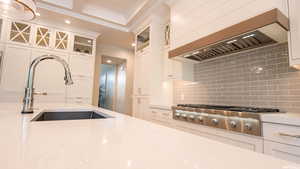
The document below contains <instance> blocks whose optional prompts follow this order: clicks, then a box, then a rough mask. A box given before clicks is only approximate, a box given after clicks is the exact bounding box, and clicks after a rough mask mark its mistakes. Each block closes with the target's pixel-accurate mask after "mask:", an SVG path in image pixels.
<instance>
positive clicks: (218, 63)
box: [174, 44, 300, 113]
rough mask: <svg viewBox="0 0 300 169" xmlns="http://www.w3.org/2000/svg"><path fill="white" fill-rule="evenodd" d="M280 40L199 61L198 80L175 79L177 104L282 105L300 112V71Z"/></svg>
mask: <svg viewBox="0 0 300 169" xmlns="http://www.w3.org/2000/svg"><path fill="white" fill-rule="evenodd" d="M288 62H289V59H288V46H287V44H279V45H275V46H269V47H265V48H261V49H256V50H252V51H248V52H243V53H239V54H233V55H229V56H225V57H222V58H218V59H215V60H211V61H206V62H202V63H199V64H197V65H195V68H194V78H195V80H196V82H183V81H178V82H175V86H174V102H175V103H176V104H179V103H181V104H214V105H234V106H254V107H270V108H279V109H281V110H282V111H289V112H298V113H300V71H298V70H296V69H294V68H291V67H289V63H288Z"/></svg>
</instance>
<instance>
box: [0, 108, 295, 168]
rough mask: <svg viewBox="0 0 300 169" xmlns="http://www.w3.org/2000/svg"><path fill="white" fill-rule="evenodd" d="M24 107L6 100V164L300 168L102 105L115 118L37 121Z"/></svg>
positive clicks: (2, 159) (0, 118) (0, 143)
mask: <svg viewBox="0 0 300 169" xmlns="http://www.w3.org/2000/svg"><path fill="white" fill-rule="evenodd" d="M38 107H40V109H39V110H38V111H40V110H42V109H44V108H47V109H61V108H76V109H77V108H83V109H95V108H94V107H90V106H84V107H81V106H74V105H55V104H51V105H43V106H38ZM20 110H21V106H20V105H14V104H1V105H0V133H1V137H0V168H1V169H125V168H126V169H127V168H128V169H300V166H299V165H297V164H294V163H292V162H287V161H283V160H279V159H276V158H273V157H271V156H266V155H264V154H259V153H255V152H251V151H248V150H244V149H241V148H238V147H233V146H230V145H226V144H222V143H219V142H215V141H212V140H209V139H206V138H202V137H200V136H196V135H192V134H189V133H185V132H182V131H177V130H175V129H171V128H167V127H163V126H159V125H157V124H153V123H150V122H146V121H143V120H139V119H135V118H132V117H129V116H124V115H121V114H118V113H114V112H111V111H107V110H103V109H98V110H101V111H102V112H103V113H106V114H109V115H111V116H114V117H115V118H110V119H94V120H70V121H48V122H45V121H43V122H31V121H30V120H31V119H32V118H33V117H34V116H35V115H36V114H35V115H22V114H20Z"/></svg>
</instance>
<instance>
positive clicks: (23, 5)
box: [0, 0, 36, 20]
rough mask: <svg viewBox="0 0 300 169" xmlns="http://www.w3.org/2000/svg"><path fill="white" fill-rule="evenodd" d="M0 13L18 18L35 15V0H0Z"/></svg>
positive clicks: (24, 18)
mask: <svg viewBox="0 0 300 169" xmlns="http://www.w3.org/2000/svg"><path fill="white" fill-rule="evenodd" d="M0 10H1V11H0V15H2V16H6V17H9V18H14V19H20V20H32V19H34V18H35V17H36V3H35V0H0Z"/></svg>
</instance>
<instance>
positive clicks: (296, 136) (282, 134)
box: [278, 132, 300, 138]
mask: <svg viewBox="0 0 300 169" xmlns="http://www.w3.org/2000/svg"><path fill="white" fill-rule="evenodd" d="M278 134H279V135H280V136H285V137H293V138H300V135H294V134H287V133H281V132H280V133H278Z"/></svg>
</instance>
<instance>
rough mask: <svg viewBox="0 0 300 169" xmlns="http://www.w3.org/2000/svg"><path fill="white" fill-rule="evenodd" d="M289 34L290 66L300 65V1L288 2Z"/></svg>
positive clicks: (292, 0) (289, 0)
mask: <svg viewBox="0 0 300 169" xmlns="http://www.w3.org/2000/svg"><path fill="white" fill-rule="evenodd" d="M288 7H289V19H290V32H289V55H290V65H291V66H299V65H300V48H299V44H300V11H299V8H300V1H299V0H288Z"/></svg>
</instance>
